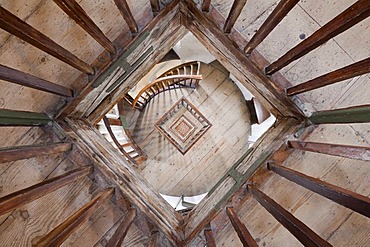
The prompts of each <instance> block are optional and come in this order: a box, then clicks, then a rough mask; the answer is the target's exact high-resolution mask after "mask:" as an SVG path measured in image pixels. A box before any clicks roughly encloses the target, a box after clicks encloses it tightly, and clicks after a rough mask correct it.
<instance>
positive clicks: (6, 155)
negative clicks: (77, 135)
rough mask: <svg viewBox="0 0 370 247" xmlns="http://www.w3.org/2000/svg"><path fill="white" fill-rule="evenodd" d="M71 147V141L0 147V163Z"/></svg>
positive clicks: (57, 151) (55, 152)
mask: <svg viewBox="0 0 370 247" xmlns="http://www.w3.org/2000/svg"><path fill="white" fill-rule="evenodd" d="M71 148H72V144H71V143H48V144H41V145H30V146H21V147H12V148H0V163H5V162H11V161H16V160H22V159H29V158H32V157H38V156H44V155H50V154H57V153H62V152H66V151H68V150H70V149H71Z"/></svg>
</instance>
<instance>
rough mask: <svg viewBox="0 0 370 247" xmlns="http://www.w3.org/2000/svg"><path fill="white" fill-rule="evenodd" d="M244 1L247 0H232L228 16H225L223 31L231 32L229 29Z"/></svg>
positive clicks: (240, 10) (232, 25)
mask: <svg viewBox="0 0 370 247" xmlns="http://www.w3.org/2000/svg"><path fill="white" fill-rule="evenodd" d="M246 3H247V0H234V3H233V5H232V6H231V9H230V13H229V16H228V17H227V19H226V22H225V25H224V32H225V33H230V32H231V29H232V28H233V27H234V25H235V22H236V20H237V19H238V17H239V15H240V13H241V12H242V10H243V8H244V5H245V4H246Z"/></svg>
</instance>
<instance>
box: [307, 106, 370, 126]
mask: <svg viewBox="0 0 370 247" xmlns="http://www.w3.org/2000/svg"><path fill="white" fill-rule="evenodd" d="M308 119H309V120H310V121H311V122H312V123H314V124H345V123H369V122H370V105H360V106H353V107H349V108H342V109H336V110H329V111H320V112H315V113H313V114H312V116H311V117H309V118H308Z"/></svg>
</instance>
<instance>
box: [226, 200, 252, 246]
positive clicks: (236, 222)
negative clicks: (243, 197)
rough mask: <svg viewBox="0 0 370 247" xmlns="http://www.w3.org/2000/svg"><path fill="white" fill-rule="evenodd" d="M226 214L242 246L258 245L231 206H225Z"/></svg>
mask: <svg viewBox="0 0 370 247" xmlns="http://www.w3.org/2000/svg"><path fill="white" fill-rule="evenodd" d="M226 214H227V216H228V217H229V219H230V222H231V224H232V225H233V227H234V229H235V231H236V233H237V234H238V237H239V239H240V241H241V242H242V243H243V246H250V247H258V244H257V242H256V240H254V238H253V237H252V235H251V234H250V232H249V231H248V229H247V227H246V226H245V225H244V224H243V222H241V220H240V219H239V217H238V215H237V213H236V212H235V210H234V208H233V207H227V208H226Z"/></svg>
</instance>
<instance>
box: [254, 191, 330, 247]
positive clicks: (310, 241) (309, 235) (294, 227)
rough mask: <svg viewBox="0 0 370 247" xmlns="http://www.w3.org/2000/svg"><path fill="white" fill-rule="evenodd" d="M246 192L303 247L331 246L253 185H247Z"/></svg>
mask: <svg viewBox="0 0 370 247" xmlns="http://www.w3.org/2000/svg"><path fill="white" fill-rule="evenodd" d="M248 190H249V191H250V192H251V193H252V195H253V197H254V198H255V199H256V200H257V201H258V202H259V203H260V204H261V205H262V206H263V207H264V208H265V209H266V210H267V211H268V212H269V213H270V214H271V215H272V216H274V218H275V219H276V220H278V221H279V222H280V223H281V224H282V225H283V226H284V227H285V228H286V229H287V230H288V231H289V232H290V233H292V234H293V235H294V236H295V237H296V238H297V239H298V240H299V241H300V242H301V243H302V244H303V245H304V246H332V245H331V244H330V243H328V242H326V241H325V240H324V239H322V238H321V237H320V236H319V235H317V234H316V233H315V232H314V231H312V230H311V229H310V228H309V227H308V226H306V225H305V224H304V223H303V222H301V221H300V220H299V219H297V218H296V217H294V216H293V215H292V214H291V213H290V212H288V211H287V210H285V209H284V208H283V207H282V206H280V205H279V204H278V203H276V202H275V201H274V200H272V199H271V198H270V197H268V196H267V195H266V194H264V193H263V192H262V191H260V190H259V189H257V188H256V187H255V186H254V185H248Z"/></svg>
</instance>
